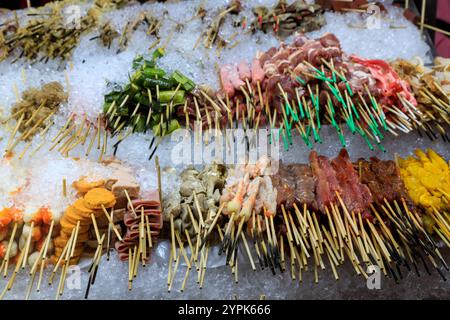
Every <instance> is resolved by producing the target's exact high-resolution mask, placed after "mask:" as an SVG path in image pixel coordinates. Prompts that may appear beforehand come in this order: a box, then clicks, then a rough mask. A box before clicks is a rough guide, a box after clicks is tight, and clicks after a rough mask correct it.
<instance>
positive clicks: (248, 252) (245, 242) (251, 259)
mask: <svg viewBox="0 0 450 320" xmlns="http://www.w3.org/2000/svg"><path fill="white" fill-rule="evenodd" d="M241 238H242V241H243V242H244V247H245V251H247V255H248V259H249V260H250V264H251V266H252V269H253V271H256V267H255V262H254V261H253V256H252V253H251V252H250V249H249V247H248V243H247V239H246V238H245V234H244V233H241Z"/></svg>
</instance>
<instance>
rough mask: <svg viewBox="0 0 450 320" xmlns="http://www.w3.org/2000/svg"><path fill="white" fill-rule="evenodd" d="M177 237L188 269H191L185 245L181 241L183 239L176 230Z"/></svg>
mask: <svg viewBox="0 0 450 320" xmlns="http://www.w3.org/2000/svg"><path fill="white" fill-rule="evenodd" d="M175 237H176V238H177V242H178V246H179V247H180V250H181V254H182V255H183V257H184V261H185V262H186V265H187V267H188V268H189V269H191V263H190V261H189V259H188V257H187V254H186V251H185V250H184V244H183V242H182V241H181V237H180V234H179V233H178V230H175Z"/></svg>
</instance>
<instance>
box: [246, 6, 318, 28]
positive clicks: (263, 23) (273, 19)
mask: <svg viewBox="0 0 450 320" xmlns="http://www.w3.org/2000/svg"><path fill="white" fill-rule="evenodd" d="M323 12H324V10H323V9H322V6H320V5H318V4H310V3H307V2H306V1H304V0H297V1H294V2H292V3H290V4H288V3H287V1H285V0H281V1H278V3H277V4H276V5H275V6H274V7H273V8H267V7H264V6H258V7H255V8H253V13H254V15H255V17H256V19H255V21H253V22H252V28H253V30H262V31H263V32H265V33H267V32H269V31H273V32H274V33H275V34H276V35H277V36H280V37H287V36H289V35H291V34H293V33H295V32H303V33H306V32H311V31H314V30H318V29H320V28H321V27H323V26H324V25H325V23H326V22H325V18H324V16H323Z"/></svg>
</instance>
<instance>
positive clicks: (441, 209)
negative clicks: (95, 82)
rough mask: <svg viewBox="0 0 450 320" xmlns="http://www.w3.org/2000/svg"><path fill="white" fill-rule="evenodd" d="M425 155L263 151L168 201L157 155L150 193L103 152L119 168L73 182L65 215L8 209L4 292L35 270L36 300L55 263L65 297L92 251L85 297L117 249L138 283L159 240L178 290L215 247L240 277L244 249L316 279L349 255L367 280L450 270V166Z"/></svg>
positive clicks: (254, 262) (217, 169)
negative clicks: (273, 154)
mask: <svg viewBox="0 0 450 320" xmlns="http://www.w3.org/2000/svg"><path fill="white" fill-rule="evenodd" d="M416 155H417V158H412V157H410V158H407V159H401V158H398V159H396V161H391V160H389V161H383V160H379V159H377V158H371V159H368V160H365V159H358V160H357V161H355V162H352V161H351V160H350V158H349V155H348V153H347V152H346V150H345V149H343V150H342V151H341V152H340V153H339V155H338V156H337V157H335V158H333V159H329V158H327V157H324V156H320V155H318V154H317V153H316V152H311V154H310V163H309V164H299V163H294V164H284V163H275V162H272V161H271V160H270V159H269V158H268V157H266V156H263V157H261V158H260V159H259V160H258V161H256V163H254V164H243V165H236V166H235V167H232V168H228V169H227V168H226V167H225V166H222V165H217V164H214V165H211V166H208V167H206V168H204V169H203V170H196V169H194V168H188V169H186V170H185V171H184V172H183V174H182V183H181V185H180V189H179V194H178V195H177V194H176V193H174V194H172V195H171V196H169V197H166V198H164V201H162V199H163V198H162V188H161V170H160V167H159V161H158V159H157V158H156V169H157V170H156V172H157V174H158V177H157V178H158V186H159V187H158V189H157V190H149V191H144V192H141V191H140V189H139V185H138V184H137V182H136V181H135V179H134V177H133V174H132V173H131V171H130V170H129V169H128V168H126V167H124V166H123V165H122V164H120V163H119V162H117V161H111V160H109V161H106V162H105V165H106V166H108V167H110V168H111V169H113V170H112V172H113V173H112V174H111V177H110V178H108V179H103V180H98V179H95V180H94V179H89V178H87V177H81V178H80V179H78V180H76V181H74V182H73V184H72V186H73V190H74V192H75V198H74V199H75V200H74V201H73V202H72V204H71V205H70V206H68V207H67V209H66V210H65V212H64V213H59V212H56V211H55V212H53V211H52V209H51V208H48V207H46V206H40V207H30V206H28V207H27V208H20V207H17V206H12V207H10V208H5V209H3V210H2V211H1V212H0V218H1V219H0V224H1V228H0V231H1V232H0V235H1V239H2V240H3V242H2V243H1V247H0V248H1V250H0V254H1V258H2V264H1V270H0V271H1V272H2V273H3V274H4V275H6V276H8V275H9V280H8V282H7V285H6V286H5V288H4V290H3V291H2V293H1V297H2V298H3V297H4V296H5V295H6V293H7V292H8V291H9V290H11V289H12V288H13V285H14V283H15V279H16V277H17V275H18V273H19V272H21V270H25V269H27V272H29V274H30V282H29V285H28V289H27V292H26V297H27V298H28V297H29V296H30V295H31V292H32V290H33V288H36V289H37V291H39V290H41V287H42V286H41V283H42V280H43V271H44V270H45V269H46V268H48V267H50V265H53V266H51V267H50V270H51V271H52V272H51V274H50V277H49V279H48V281H49V283H50V284H52V283H53V281H54V279H55V277H57V275H58V274H59V281H58V289H57V291H56V298H59V297H61V296H62V295H63V293H64V287H65V280H66V276H67V272H68V269H69V267H70V265H73V264H77V263H80V261H82V260H83V259H86V258H87V259H90V261H91V263H90V267H89V270H88V272H89V282H88V284H87V287H86V294H85V296H86V298H87V297H88V295H89V291H90V288H91V286H92V285H93V284H94V283H95V279H96V274H97V272H98V269H99V266H100V262H101V258H102V256H103V255H104V254H106V257H107V260H109V255H110V250H111V249H112V248H115V249H116V250H117V252H118V258H119V259H120V260H122V261H128V262H127V263H128V266H129V272H128V288H129V290H131V289H132V286H133V281H135V278H136V276H137V274H138V271H139V265H142V266H143V267H145V266H146V265H147V264H149V263H151V260H150V252H151V250H152V249H153V248H154V247H155V246H156V243H157V241H158V238H166V239H169V240H170V254H169V257H168V258H169V271H168V281H167V285H168V290H169V291H171V290H172V289H173V284H174V279H175V278H176V277H177V275H178V271H179V269H180V268H181V267H180V266H181V265H183V264H184V265H185V266H186V272H185V273H184V275H181V277H182V278H183V281H182V285H181V288H180V290H181V291H184V290H185V289H186V283H187V280H188V279H189V276H190V275H191V276H192V274H193V272H191V269H193V268H195V269H196V271H197V272H196V278H197V283H198V285H199V288H202V287H203V286H204V279H205V274H206V271H207V268H208V257H209V255H210V254H211V251H212V249H213V248H214V247H216V248H218V251H219V255H222V256H223V257H224V260H225V261H226V263H227V265H229V266H230V267H231V272H232V274H233V277H234V279H235V281H236V282H238V281H239V268H242V266H241V265H240V264H242V259H238V257H239V256H240V255H241V254H242V255H243V256H244V258H245V259H248V261H249V264H250V266H251V268H252V269H253V270H259V269H260V270H264V269H268V270H270V271H271V272H272V273H273V274H277V273H278V272H288V273H289V274H290V276H291V277H292V279H294V280H299V281H302V279H303V277H304V274H305V272H307V271H308V270H309V271H312V272H313V274H314V279H315V282H318V281H319V271H320V270H324V269H327V268H329V269H330V270H331V272H332V274H333V276H334V277H335V279H336V280H337V279H339V267H341V266H342V265H343V264H344V263H346V262H349V263H351V265H352V267H353V268H354V270H355V273H356V274H357V275H360V276H362V277H365V278H367V277H368V271H366V267H368V266H372V265H374V266H378V267H379V268H380V270H381V272H382V273H383V274H384V275H386V276H387V277H390V278H392V279H393V280H394V281H400V280H401V279H403V278H404V276H405V273H408V272H414V273H416V274H417V275H421V274H423V272H424V271H425V272H426V273H429V274H432V270H433V269H435V270H436V272H438V273H439V274H440V275H441V276H442V278H443V279H446V274H445V272H446V271H448V266H447V264H446V261H445V260H444V257H443V256H442V254H441V252H440V248H442V246H443V245H444V246H447V247H450V245H449V244H450V228H449V225H450V220H449V213H448V210H449V208H448V200H449V193H450V190H449V189H448V186H449V179H450V168H449V164H448V163H447V162H446V161H445V160H444V159H443V158H442V157H440V156H439V155H438V154H437V153H435V152H433V151H431V150H428V151H427V153H424V152H422V151H420V150H418V151H416ZM163 221H165V222H164V223H163ZM440 240H441V241H440ZM238 264H239V265H238ZM11 268H12V269H13V270H12V273H10V272H9V270H10V269H11ZM36 278H37V286H36V287H35V280H36Z"/></svg>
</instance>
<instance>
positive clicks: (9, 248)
mask: <svg viewBox="0 0 450 320" xmlns="http://www.w3.org/2000/svg"><path fill="white" fill-rule="evenodd" d="M17 226H18V224H17V222H14V226H13V230H12V232H11V236H10V237H9V241H8V246H7V247H6V252H5V257H4V258H3V262H2V265H1V267H0V272H1V271H2V270H3V268H5V271H4V273H3V277H4V278H6V277H7V275H8V264H9V255H10V253H11V247H12V244H13V242H14V238H15V236H16V231H17Z"/></svg>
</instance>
